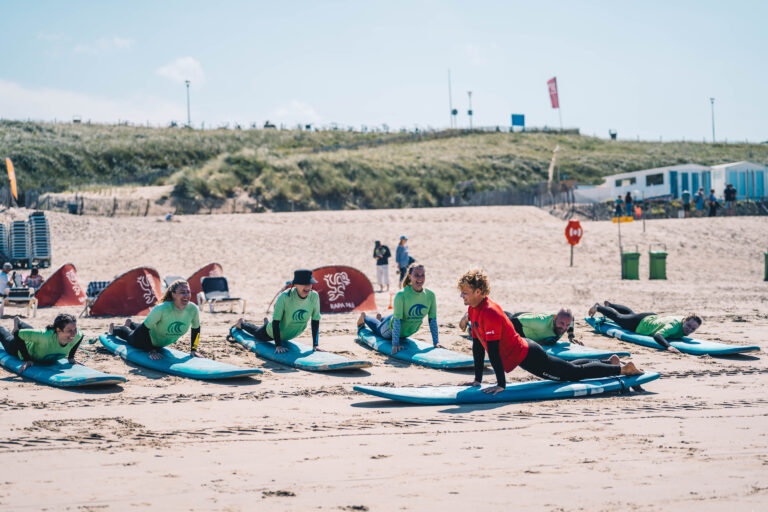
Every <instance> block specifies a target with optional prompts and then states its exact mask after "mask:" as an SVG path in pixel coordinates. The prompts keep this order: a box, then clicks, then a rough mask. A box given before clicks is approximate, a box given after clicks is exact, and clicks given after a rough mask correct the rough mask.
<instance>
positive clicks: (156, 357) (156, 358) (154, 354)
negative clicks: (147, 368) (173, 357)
mask: <svg viewBox="0 0 768 512" xmlns="http://www.w3.org/2000/svg"><path fill="white" fill-rule="evenodd" d="M149 358H150V359H151V360H153V361H159V360H160V359H162V358H163V354H161V353H160V352H158V351H157V350H150V351H149Z"/></svg>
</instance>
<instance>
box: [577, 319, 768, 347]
mask: <svg viewBox="0 0 768 512" xmlns="http://www.w3.org/2000/svg"><path fill="white" fill-rule="evenodd" d="M584 320H586V321H587V323H588V324H589V325H591V326H592V327H593V328H594V329H595V332H599V333H600V334H603V335H604V336H610V337H613V338H616V339H619V340H621V341H627V342H629V343H634V344H636V345H642V346H644V347H650V348H657V349H659V350H662V347H661V345H659V344H658V343H656V341H655V340H654V339H653V338H652V337H651V336H644V335H642V334H637V333H634V332H631V331H627V330H625V329H622V328H621V327H619V326H618V325H616V324H615V323H613V322H611V321H610V320H608V319H607V318H604V317H598V318H585V319H584ZM667 341H669V344H670V345H672V346H673V347H675V348H676V349H678V350H679V351H680V352H682V353H684V354H692V355H695V356H702V355H707V354H709V355H712V356H726V355H730V354H741V353H742V352H753V351H756V350H760V347H758V346H757V345H747V346H740V345H730V344H728V343H718V342H716V341H704V340H697V339H695V338H688V337H683V338H682V339H679V340H667Z"/></svg>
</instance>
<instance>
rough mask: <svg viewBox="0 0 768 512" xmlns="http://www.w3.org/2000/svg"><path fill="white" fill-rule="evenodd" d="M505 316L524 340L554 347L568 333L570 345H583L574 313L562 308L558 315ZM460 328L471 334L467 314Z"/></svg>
mask: <svg viewBox="0 0 768 512" xmlns="http://www.w3.org/2000/svg"><path fill="white" fill-rule="evenodd" d="M504 314H505V315H507V318H509V320H510V321H511V322H512V325H513V326H514V327H515V331H516V332H517V333H518V334H519V335H520V336H522V337H523V338H528V339H531V340H533V341H535V342H536V343H540V344H542V345H554V344H555V343H557V341H558V340H559V339H560V338H562V337H563V334H565V333H566V332H567V333H568V342H569V343H575V344H577V345H583V343H582V342H581V341H579V340H577V339H576V337H575V336H574V334H573V313H572V312H571V310H570V309H566V308H560V311H558V312H557V313H510V312H509V311H505V312H504ZM459 328H460V329H461V330H462V331H466V330H467V329H469V331H470V334H471V331H472V326H470V325H469V315H468V314H467V313H464V316H463V317H461V320H460V321H459Z"/></svg>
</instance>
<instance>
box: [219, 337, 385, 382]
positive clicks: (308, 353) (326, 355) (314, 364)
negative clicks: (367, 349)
mask: <svg viewBox="0 0 768 512" xmlns="http://www.w3.org/2000/svg"><path fill="white" fill-rule="evenodd" d="M229 334H230V336H232V338H233V339H234V340H235V341H236V342H238V343H239V344H241V345H242V346H244V347H245V348H247V349H248V350H250V351H251V352H253V353H254V354H256V355H257V356H259V357H262V358H264V359H268V360H270V361H274V362H276V363H280V364H284V365H286V366H291V367H293V368H297V369H299V370H308V371H313V372H328V371H339V370H358V369H360V368H369V367H370V366H371V363H370V361H355V360H352V359H349V358H346V357H344V356H340V355H339V354H334V353H332V352H320V351H317V352H316V351H314V350H312V347H310V346H308V345H304V344H303V343H298V342H296V341H283V342H282V346H284V347H285V348H287V349H288V352H283V353H281V354H276V353H275V344H274V343H273V342H271V341H259V340H257V339H256V338H254V337H253V336H251V335H250V334H248V333H247V332H245V331H243V330H242V329H235V328H232V329H230V331H229Z"/></svg>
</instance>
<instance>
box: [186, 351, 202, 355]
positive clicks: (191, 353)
mask: <svg viewBox="0 0 768 512" xmlns="http://www.w3.org/2000/svg"><path fill="white" fill-rule="evenodd" d="M189 355H190V356H191V357H202V356H200V354H198V353H197V350H190V351H189Z"/></svg>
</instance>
